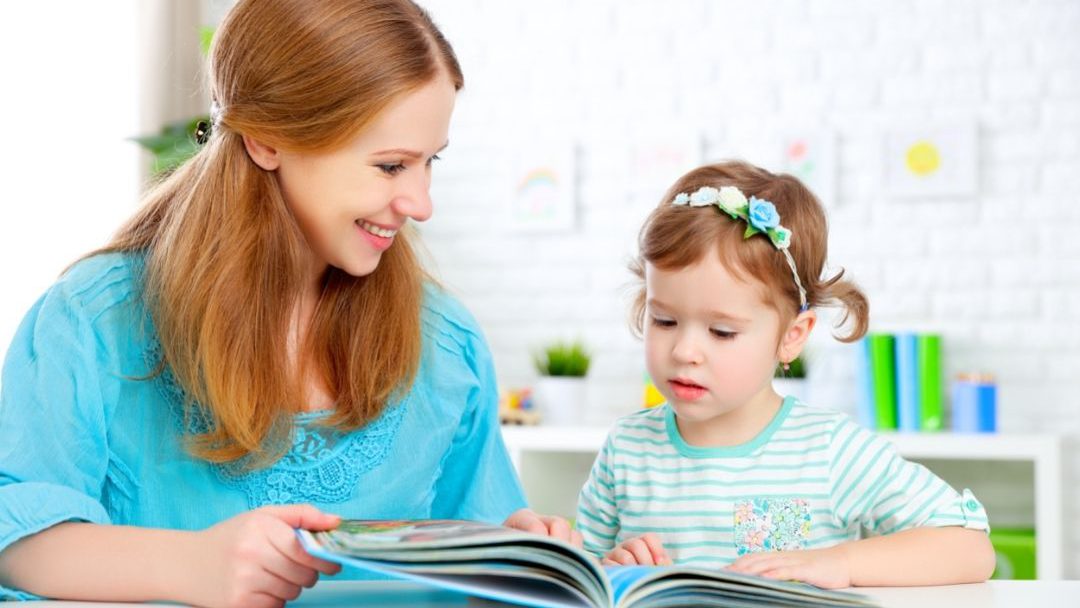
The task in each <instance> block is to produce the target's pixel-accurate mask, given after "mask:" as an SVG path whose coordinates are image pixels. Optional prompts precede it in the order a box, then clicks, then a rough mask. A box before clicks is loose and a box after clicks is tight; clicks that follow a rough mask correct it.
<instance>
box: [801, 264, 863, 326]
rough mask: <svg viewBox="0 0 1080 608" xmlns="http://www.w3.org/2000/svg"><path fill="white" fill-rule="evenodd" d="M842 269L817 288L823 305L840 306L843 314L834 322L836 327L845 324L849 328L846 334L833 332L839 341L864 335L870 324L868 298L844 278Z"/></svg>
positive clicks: (819, 299)
mask: <svg viewBox="0 0 1080 608" xmlns="http://www.w3.org/2000/svg"><path fill="white" fill-rule="evenodd" d="M843 277H844V270H843V269H840V272H837V273H836V275H835V276H833V277H832V278H831V279H829V280H827V281H824V282H822V283H821V284H820V285H819V287H818V289H819V290H820V291H819V293H820V294H821V295H820V296H819V297H818V298H815V299H816V300H818V301H819V302H820V303H821V304H822V305H824V306H830V305H832V306H837V307H839V308H842V309H843V311H844V316H843V317H841V319H840V321H839V322H838V323H837V324H836V327H837V329H839V328H841V327H844V326H845V325H846V326H848V327H849V328H850V330H849V331H848V332H847V334H846V335H845V334H839V333H838V334H833V335H834V336H835V337H836V339H837V340H839V341H841V342H854V341H856V340H858V339H859V338H861V337H863V336H864V335H866V330H867V329H868V327H869V325H870V300H868V299H867V298H866V294H864V293H863V292H862V290H861V289H859V287H858V286H857V285H855V283H854V282H852V281H847V280H844V278H843Z"/></svg>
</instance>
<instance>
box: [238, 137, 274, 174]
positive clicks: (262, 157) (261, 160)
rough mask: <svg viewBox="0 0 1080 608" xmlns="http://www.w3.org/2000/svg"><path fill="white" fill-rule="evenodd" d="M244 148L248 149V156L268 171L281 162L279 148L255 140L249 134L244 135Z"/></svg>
mask: <svg viewBox="0 0 1080 608" xmlns="http://www.w3.org/2000/svg"><path fill="white" fill-rule="evenodd" d="M244 149H246V150H247V153H248V156H250V157H251V160H252V161H254V162H255V164H256V165H259V166H260V167H262V168H263V169H265V170H267V171H273V170H274V169H277V168H278V166H279V165H280V164H281V157H280V155H279V153H278V150H277V148H273V147H271V146H268V145H266V144H264V143H261V142H258V141H255V140H254V139H253V138H252V137H250V136H248V135H245V136H244Z"/></svg>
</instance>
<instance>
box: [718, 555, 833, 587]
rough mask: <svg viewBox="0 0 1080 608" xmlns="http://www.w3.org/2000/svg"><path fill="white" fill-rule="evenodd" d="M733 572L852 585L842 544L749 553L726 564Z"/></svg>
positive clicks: (819, 585)
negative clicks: (827, 546) (821, 547)
mask: <svg viewBox="0 0 1080 608" xmlns="http://www.w3.org/2000/svg"><path fill="white" fill-rule="evenodd" d="M727 569H728V570H731V571H733V572H740V573H742V574H753V575H757V576H764V577H766V578H775V579H780V580H785V581H787V580H794V581H802V582H804V583H810V584H811V585H816V586H818V587H823V588H825V589H840V588H843V587H850V586H851V568H850V567H849V566H848V560H847V554H846V552H845V550H844V549H843V545H839V546H836V547H829V548H828V549H811V550H806V551H766V552H761V553H750V554H748V555H744V556H742V557H740V558H739V559H737V560H735V563H733V564H731V565H730V566H728V567H727Z"/></svg>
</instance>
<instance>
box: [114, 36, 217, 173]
mask: <svg viewBox="0 0 1080 608" xmlns="http://www.w3.org/2000/svg"><path fill="white" fill-rule="evenodd" d="M213 38H214V28H212V27H203V28H202V29H200V30H199V50H200V51H202V54H203V56H204V57H205V56H206V54H207V53H208V52H209V51H210V43H211V42H212V41H213ZM200 122H205V123H207V124H209V123H210V116H208V115H203V116H195V117H193V118H185V119H182V120H177V121H175V122H170V123H168V124H166V125H165V126H163V127H162V128H161V131H160V132H158V133H157V134H155V135H140V136H138V137H132V138H131V139H132V141H135V142H136V143H138V144H139V145H140V146H142V147H143V148H146V149H147V150H148V151H149V152H150V154H152V155H153V156H154V164H153V167H151V171H152V172H153V174H154V175H162V174H164V173H168V172H170V171H172V170H173V169H175V168H177V167H179V166H180V165H182V164H184V161H186V160H187V159H189V158H191V157H192V156H194V155H195V153H196V152H198V150H199V144H198V142H196V141H195V129H196V127H197V126H198V124H199V123H200Z"/></svg>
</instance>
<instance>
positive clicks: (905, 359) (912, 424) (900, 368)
mask: <svg viewBox="0 0 1080 608" xmlns="http://www.w3.org/2000/svg"><path fill="white" fill-rule="evenodd" d="M916 343H917V340H916V337H915V334H911V333H905V334H899V335H898V336H896V412H897V418H898V422H899V424H898V426H899V428H900V430H901V431H906V432H916V431H918V430H919V413H920V412H919V393H920V385H919V364H918V356H917V352H916Z"/></svg>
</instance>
